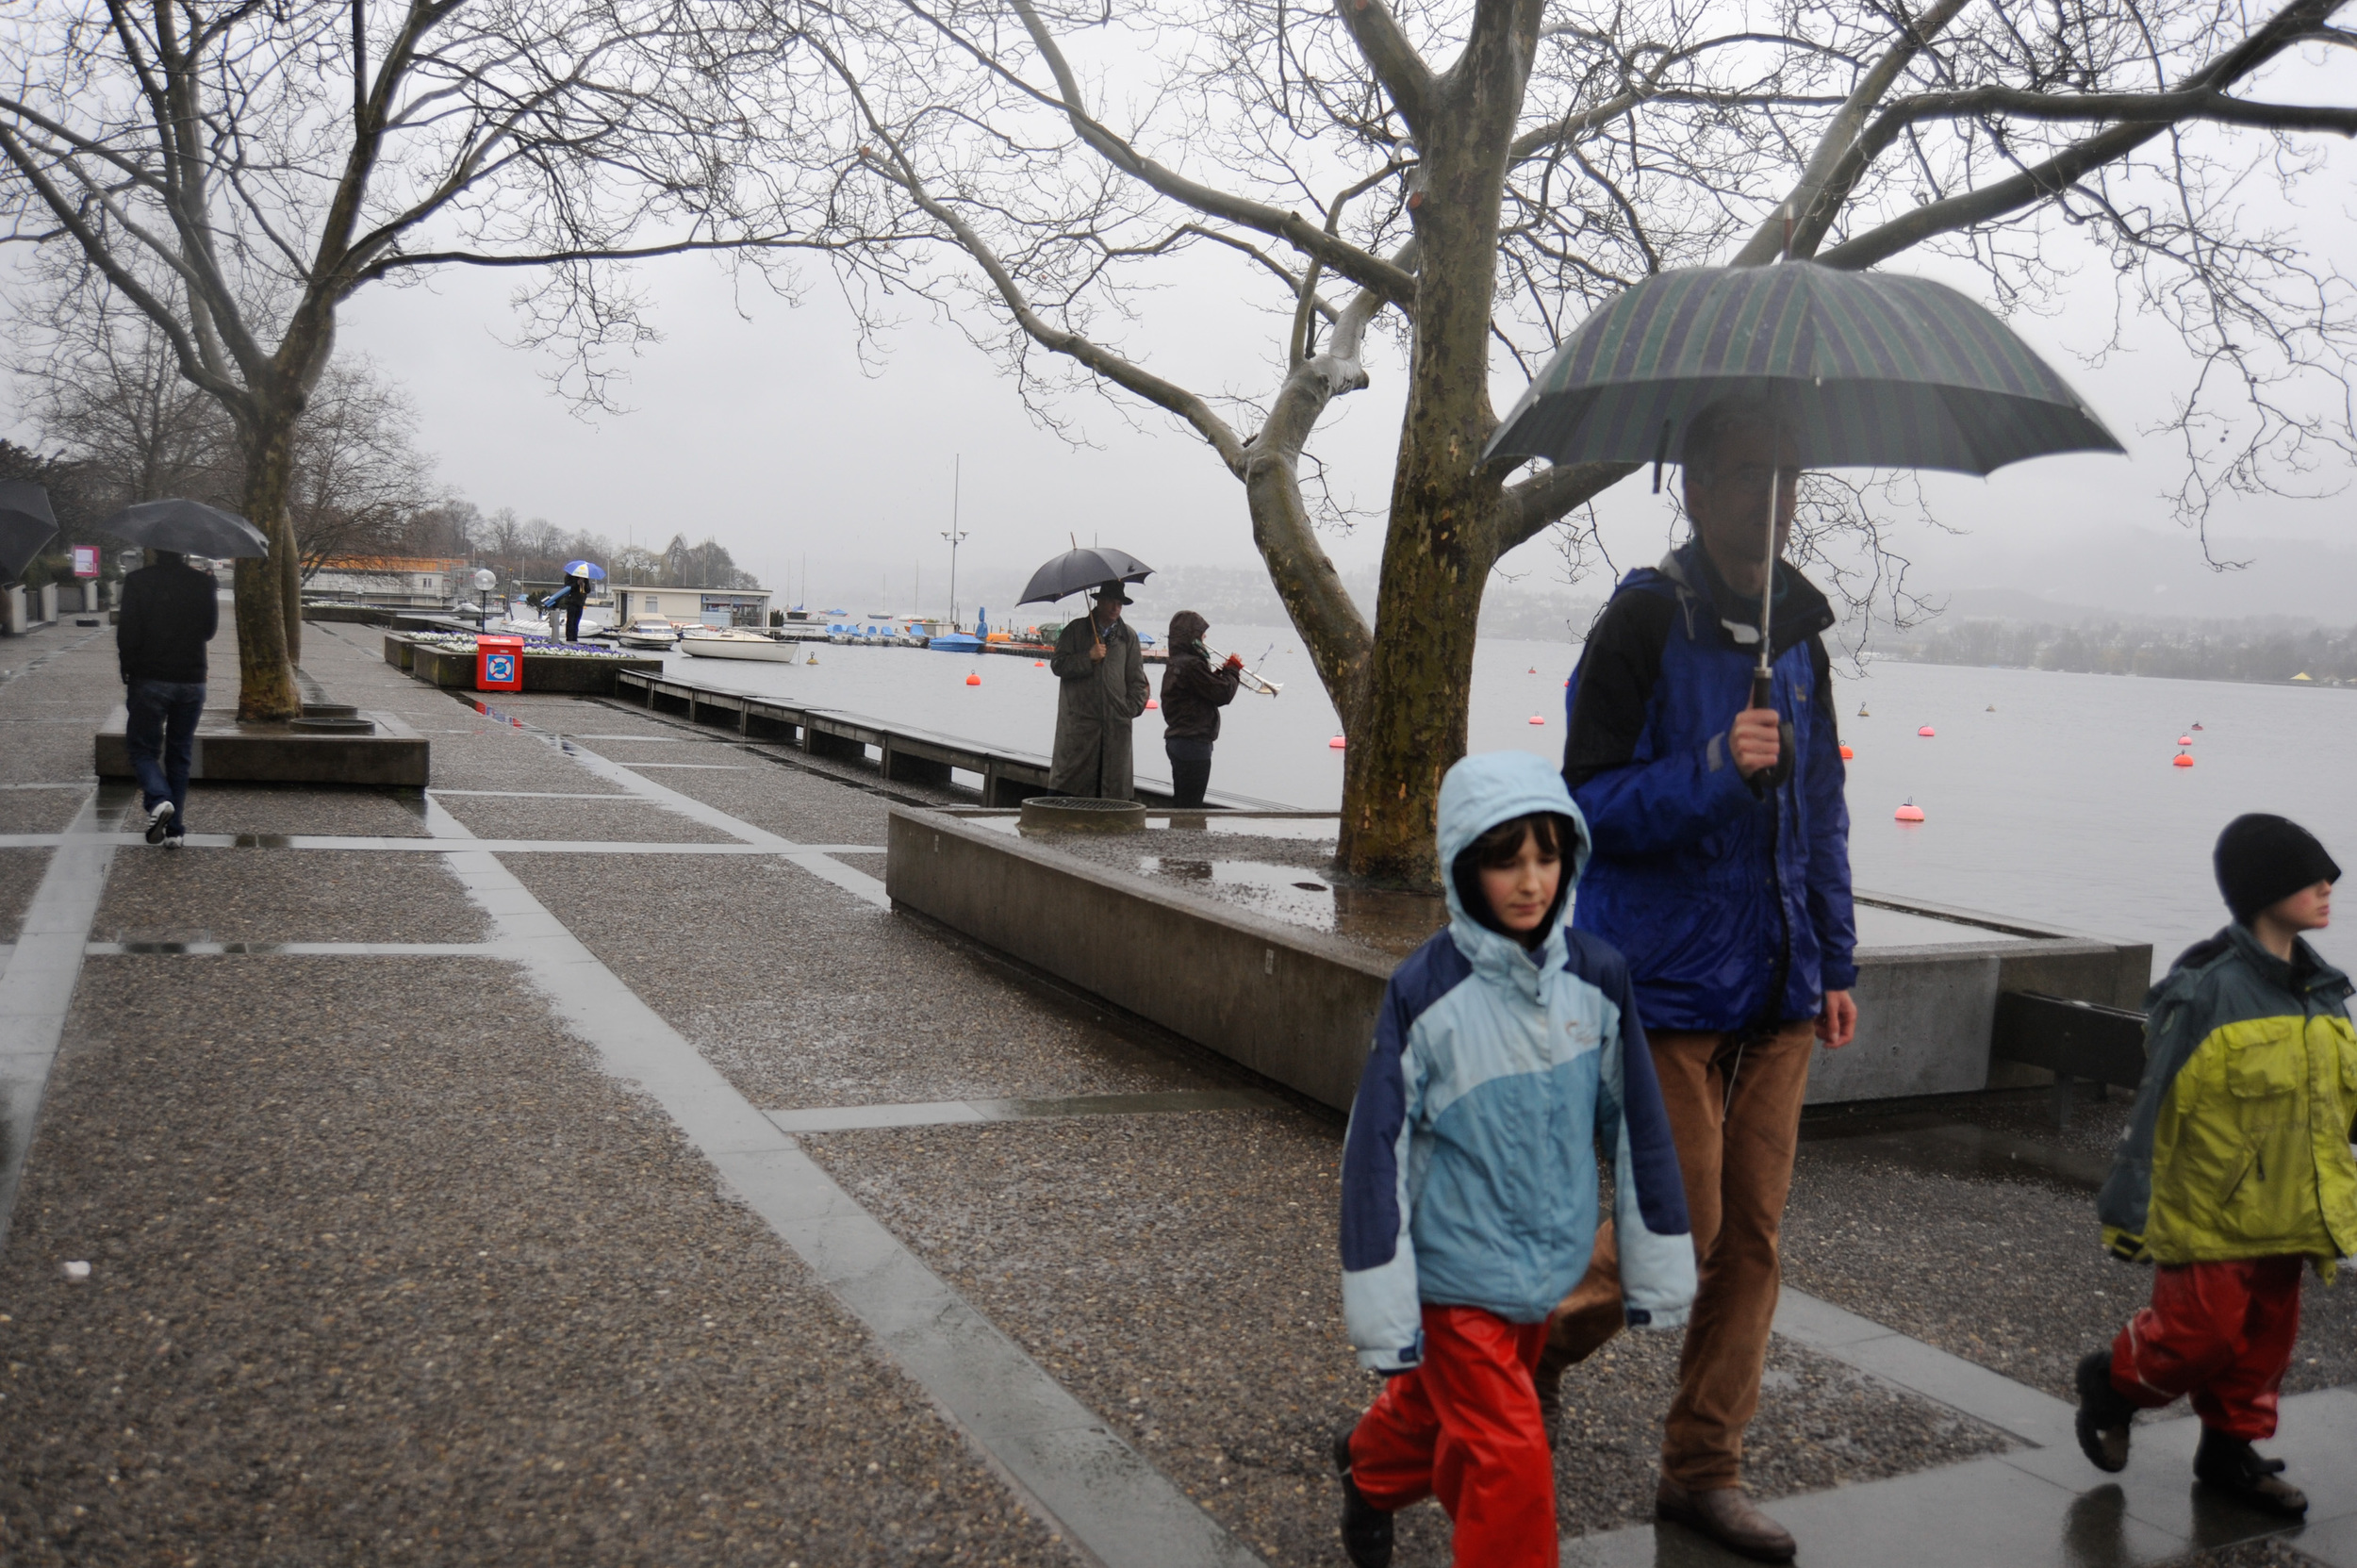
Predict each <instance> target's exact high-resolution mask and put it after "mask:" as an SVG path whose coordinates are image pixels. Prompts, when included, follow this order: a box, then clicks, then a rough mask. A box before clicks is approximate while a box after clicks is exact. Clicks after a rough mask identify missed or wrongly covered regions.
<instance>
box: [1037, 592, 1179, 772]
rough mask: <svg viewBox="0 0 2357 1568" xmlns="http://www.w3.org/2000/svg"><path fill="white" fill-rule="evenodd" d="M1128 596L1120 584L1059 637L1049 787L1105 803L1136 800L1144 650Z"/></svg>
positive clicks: (1053, 663) (1148, 689)
mask: <svg viewBox="0 0 2357 1568" xmlns="http://www.w3.org/2000/svg"><path fill="white" fill-rule="evenodd" d="M1129 602H1130V601H1129V596H1128V595H1127V594H1125V593H1123V592H1122V591H1121V585H1120V584H1119V583H1108V584H1106V585H1105V586H1103V587H1101V588H1098V589H1097V590H1096V605H1095V606H1094V607H1093V608H1092V609H1091V610H1090V612H1089V613H1088V614H1087V615H1085V616H1083V617H1081V618H1080V619H1079V620H1076V621H1073V622H1071V623H1070V624H1069V625H1067V626H1066V627H1064V629H1063V633H1062V634H1061V635H1059V636H1058V637H1057V638H1056V652H1055V656H1054V657H1053V658H1051V659H1050V660H1049V661H1048V668H1050V669H1053V670H1054V671H1055V672H1056V679H1057V683H1058V690H1057V693H1056V755H1055V759H1054V762H1053V764H1052V765H1051V767H1050V768H1049V770H1048V774H1047V787H1048V788H1050V789H1052V790H1055V791H1056V792H1057V793H1058V794H1060V795H1081V796H1093V797H1095V798H1096V799H1098V800H1103V801H1128V800H1132V799H1134V798H1135V789H1134V783H1135V779H1134V767H1133V759H1132V756H1131V751H1130V741H1129V722H1130V720H1131V719H1134V718H1137V716H1138V715H1140V714H1142V713H1144V712H1145V711H1146V698H1147V697H1148V696H1149V695H1151V694H1152V692H1153V689H1154V688H1153V687H1152V686H1149V685H1146V651H1145V650H1144V649H1143V648H1141V647H1139V646H1138V635H1137V634H1136V633H1135V632H1133V631H1131V630H1130V629H1129V623H1128V622H1127V621H1125V620H1123V619H1121V607H1122V606H1123V605H1124V604H1127V603H1129Z"/></svg>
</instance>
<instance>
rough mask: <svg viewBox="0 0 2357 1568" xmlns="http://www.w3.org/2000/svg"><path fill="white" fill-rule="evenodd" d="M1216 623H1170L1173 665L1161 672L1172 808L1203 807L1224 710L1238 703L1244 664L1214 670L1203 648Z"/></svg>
mask: <svg viewBox="0 0 2357 1568" xmlns="http://www.w3.org/2000/svg"><path fill="white" fill-rule="evenodd" d="M1210 630H1211V622H1210V621H1208V620H1205V619H1203V618H1202V617H1201V616H1200V615H1197V614H1196V613H1195V611H1193V610H1180V611H1179V612H1178V614H1177V615H1175V616H1172V617H1171V618H1170V662H1169V663H1167V664H1165V665H1164V666H1163V667H1162V751H1163V753H1164V754H1165V755H1167V756H1168V757H1169V758H1170V803H1171V804H1172V805H1174V806H1199V805H1201V804H1202V803H1203V792H1204V790H1205V789H1207V788H1209V787H1210V785H1211V745H1212V743H1213V742H1214V741H1216V740H1218V739H1219V710H1220V709H1222V708H1224V707H1226V706H1227V705H1228V703H1230V702H1232V701H1235V699H1236V689H1237V687H1238V686H1239V685H1242V684H1243V681H1244V661H1243V660H1242V659H1240V658H1238V657H1237V656H1236V655H1235V654H1233V653H1230V654H1228V657H1227V660H1226V661H1225V662H1224V663H1221V664H1219V665H1216V666H1214V665H1213V664H1212V663H1211V652H1210V651H1209V650H1207V649H1206V648H1205V647H1204V646H1203V634H1204V633H1206V632H1208V631H1210Z"/></svg>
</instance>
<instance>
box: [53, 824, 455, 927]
mask: <svg viewBox="0 0 2357 1568" xmlns="http://www.w3.org/2000/svg"><path fill="white" fill-rule="evenodd" d="M200 826H202V824H201V823H200ZM490 934H491V932H490V924H489V922H488V921H487V920H486V919H485V917H484V915H483V912H482V911H481V910H480V909H478V908H477V907H476V906H475V904H474V903H473V901H472V900H470V899H469V898H468V897H467V891H466V889H465V888H464V887H463V886H461V885H460V883H459V882H458V879H457V878H455V877H453V876H452V875H451V874H450V872H449V870H448V869H447V868H445V867H443V865H442V861H441V857H440V856H438V855H434V854H412V853H410V852H409V851H407V850H179V851H177V852H173V851H171V850H160V849H149V848H147V847H146V846H145V845H131V846H126V847H125V848H124V849H123V850H118V851H117V852H116V854H115V861H114V869H113V871H112V872H111V873H110V874H109V875H108V877H107V891H106V895H105V897H104V898H103V899H101V900H99V905H98V915H97V918H96V919H94V920H93V921H91V938H92V939H93V940H95V941H101V942H202V941H211V942H482V941H487V940H488V939H489V937H490Z"/></svg>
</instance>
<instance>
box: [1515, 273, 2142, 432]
mask: <svg viewBox="0 0 2357 1568" xmlns="http://www.w3.org/2000/svg"><path fill="white" fill-rule="evenodd" d="M1738 394H1748V395H1753V396H1761V397H1766V398H1768V399H1770V400H1772V402H1774V403H1775V404H1778V405H1779V406H1780V407H1781V408H1782V409H1783V410H1784V411H1785V414H1786V417H1787V418H1788V420H1789V421H1790V422H1791V424H1792V426H1793V429H1794V433H1795V437H1796V439H1797V440H1798V443H1799V446H1800V451H1799V452H1798V454H1796V455H1797V458H1798V460H1799V462H1800V464H1801V466H1802V467H1804V468H1857V467H1867V468H1911V469H1947V470H1953V471H1954V472H1958V473H1973V474H1986V473H1989V472H1991V471H1993V470H1997V469H2000V468H2003V466H2004V465H2006V464H2007V463H2017V462H2019V461H2020V460H2021V459H2022V458H2024V457H2037V456H2042V455H2044V454H2048V453H2057V452H2119V451H2121V450H2122V448H2121V447H2120V444H2119V442H2118V440H2116V439H2114V438H2113V437H2112V434H2111V432H2110V431H2108V430H2106V429H2104V428H2103V423H2102V421H2101V420H2099V419H2097V418H2096V417H2095V414H2094V412H2093V411H2092V410H2090V409H2089V408H2088V407H2087V405H2086V404H2085V402H2084V401H2082V400H2081V398H2080V397H2079V394H2078V393H2076V392H2074V391H2072V390H2071V389H2070V387H2069V383H2067V382H2065V381H2064V380H2063V378H2062V377H2061V376H2059V375H2057V374H2056V373H2055V372H2054V371H2053V369H2052V367H2050V366H2049V365H2048V364H2047V363H2046V362H2045V361H2044V360H2042V359H2040V358H2039V357H2038V356H2037V355H2036V354H2034V353H2032V352H2031V351H2030V348H2029V345H2028V344H2026V343H2024V342H2022V341H2021V339H2020V338H2017V337H2015V336H2014V334H2013V331H2012V329H2011V328H2009V327H2007V326H2006V325H2005V324H2004V323H2003V322H2000V321H1999V320H1998V319H1997V318H1996V317H1994V316H1992V315H1990V314H1989V313H1988V312H1987V311H1986V310H1984V309H1983V308H1982V307H1981V306H1979V305H1975V304H1973V303H1972V302H1971V301H1970V300H1969V299H1967V298H1965V297H1964V296H1963V295H1962V294H1959V293H1957V292H1956V291H1955V290H1954V289H1950V288H1948V287H1946V286H1945V285H1943V284H1937V283H1933V282H1931V281H1930V280H1928V279H1925V278H1917V277H1903V276H1900V275H1899V274H1897V273H1892V272H1837V271H1835V270H1834V269H1833V268H1830V267H1821V266H1818V265H1817V264H1815V263H1814V262H1807V261H1790V262H1786V263H1784V264H1782V265H1780V266H1773V267H1729V268H1698V269H1695V270H1692V271H1688V272H1663V273H1661V274H1659V275H1658V276H1656V277H1651V278H1647V279H1646V280H1645V281H1644V282H1642V283H1640V284H1639V285H1638V286H1637V287H1636V288H1634V289H1630V290H1629V291H1628V292H1627V293H1625V294H1623V295H1622V296H1621V297H1620V298H1618V299H1616V300H1614V301H1612V302H1611V303H1610V304H1609V305H1605V306H1604V307H1603V308H1602V309H1600V310H1598V311H1597V312H1596V313H1595V314H1594V315H1592V316H1591V317H1589V318H1588V320H1587V321H1585V322H1581V323H1580V326H1579V329H1578V330H1577V331H1576V332H1574V333H1573V334H1572V336H1571V338H1570V339H1569V340H1568V341H1567V342H1565V343H1564V345H1563V346H1562V348H1561V349H1559V350H1558V351H1557V353H1556V355H1555V357H1554V358H1553V359H1552V360H1550V361H1548V363H1547V367H1546V369H1545V370H1544V371H1541V372H1540V374H1539V378H1538V379H1537V380H1536V381H1533V382H1532V383H1531V384H1530V388H1529V390H1527V391H1525V393H1524V394H1523V396H1522V400H1521V401H1520V402H1518V403H1517V404H1514V407H1513V410H1512V412H1510V413H1508V415H1507V417H1506V422H1505V423H1503V424H1501V425H1500V426H1499V427H1498V431H1497V434H1496V435H1494V436H1492V437H1491V438H1490V445H1489V449H1488V451H1487V452H1486V453H1485V454H1484V455H1485V456H1488V457H1496V456H1500V455H1510V456H1518V457H1544V458H1547V459H1549V460H1550V461H1552V462H1557V463H1582V462H1615V463H1643V462H1652V463H1655V464H1656V465H1658V464H1660V463H1662V462H1664V461H1667V460H1669V459H1671V458H1673V457H1674V456H1676V455H1677V454H1676V451H1675V450H1674V448H1673V444H1672V443H1673V441H1674V440H1676V439H1677V437H1678V436H1679V434H1680V433H1681V432H1683V431H1684V430H1685V428H1686V423H1687V421H1689V420H1690V419H1691V418H1693V416H1694V415H1695V414H1696V413H1697V412H1699V411H1700V410H1701V409H1702V408H1703V407H1704V406H1705V405H1706V404H1711V403H1715V402H1717V401H1718V400H1719V399H1721V398H1722V397H1728V396H1733V395H1738Z"/></svg>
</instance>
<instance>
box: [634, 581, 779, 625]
mask: <svg viewBox="0 0 2357 1568" xmlns="http://www.w3.org/2000/svg"><path fill="white" fill-rule="evenodd" d="M605 588H606V591H607V592H608V593H610V594H612V595H613V597H614V624H615V625H617V626H627V625H629V624H630V623H631V622H632V621H634V620H639V619H645V618H646V617H649V616H661V617H662V618H663V619H666V620H678V621H684V622H686V623H688V624H690V625H693V624H697V623H701V624H703V625H705V626H766V625H767V624H768V622H769V590H768V589H767V588H689V587H681V586H676V585H674V586H663V585H660V584H650V583H628V584H617V583H608V584H606V585H605Z"/></svg>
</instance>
